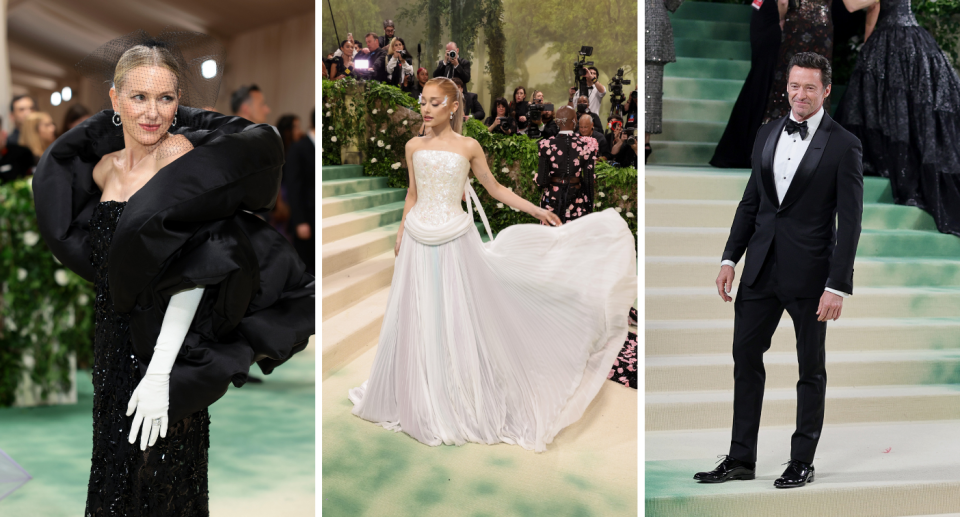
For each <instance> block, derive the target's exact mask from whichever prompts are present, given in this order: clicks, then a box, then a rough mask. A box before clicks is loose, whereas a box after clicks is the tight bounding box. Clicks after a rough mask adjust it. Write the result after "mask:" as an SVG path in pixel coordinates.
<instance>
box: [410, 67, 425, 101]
mask: <svg viewBox="0 0 960 517" xmlns="http://www.w3.org/2000/svg"><path fill="white" fill-rule="evenodd" d="M429 80H430V73H429V72H427V69H426V68H424V67H422V66H421V67H420V68H418V69H417V82H416V83H415V84H414V91H413V93H412V94H411V96H412V97H419V96H420V92H422V91H423V85H425V84H427V81H429Z"/></svg>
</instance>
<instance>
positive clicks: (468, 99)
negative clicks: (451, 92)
mask: <svg viewBox="0 0 960 517" xmlns="http://www.w3.org/2000/svg"><path fill="white" fill-rule="evenodd" d="M453 82H454V83H455V84H456V85H457V88H460V94H461V95H463V121H464V122H466V121H467V120H468V119H469V118H470V117H473V118H475V119H477V120H483V118H484V117H486V116H487V114H486V113H485V112H484V111H483V106H482V105H481V104H480V100H479V99H477V94H476V93H470V92H468V91H464V89H463V81H461V80H460V78H459V77H454V78H453Z"/></svg>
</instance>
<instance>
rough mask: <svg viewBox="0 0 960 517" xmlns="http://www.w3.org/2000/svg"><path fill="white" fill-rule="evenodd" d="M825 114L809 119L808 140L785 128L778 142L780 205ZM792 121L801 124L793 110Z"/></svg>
mask: <svg viewBox="0 0 960 517" xmlns="http://www.w3.org/2000/svg"><path fill="white" fill-rule="evenodd" d="M823 113H824V111H823V106H821V107H820V110H819V111H817V112H816V113H814V114H813V116H811V117H810V118H808V119H807V137H806V138H801V137H800V132H799V131H797V132H796V133H794V134H792V135H791V134H788V133H787V129H786V126H784V129H783V131H782V132H781V133H780V139H779V140H777V149H776V151H775V152H774V155H773V178H774V184H775V185H776V186H777V199H778V200H779V202H780V203H783V197H784V196H786V195H787V189H789V188H790V183H792V182H793V177H794V176H795V175H796V173H797V167H798V166H799V165H800V161H801V160H803V155H804V154H806V152H807V148H808V147H810V142H811V141H813V135H815V134H816V133H817V128H819V127H820V122H821V121H822V120H823ZM790 120H792V121H794V122H799V121H798V120H797V119H796V118H794V116H793V110H790ZM720 265H722V266H730V267H737V263H736V262H734V261H732V260H724V261H722V262H720ZM824 290H826V291H828V292H831V293H833V294H836V295H838V296H842V297H844V298H846V297H847V296H850V295H849V294H848V293H844V292H841V291H837V290H836V289H830V288H829V287H825V288H824Z"/></svg>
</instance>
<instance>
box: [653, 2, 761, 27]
mask: <svg viewBox="0 0 960 517" xmlns="http://www.w3.org/2000/svg"><path fill="white" fill-rule="evenodd" d="M751 11H752V9H751V8H750V7H748V6H746V5H738V4H719V3H714V2H684V3H682V4H680V7H679V8H678V9H677V11H676V12H674V13H671V14H670V20H671V22H672V21H675V20H706V21H712V22H735V23H750V16H751V15H750V13H751Z"/></svg>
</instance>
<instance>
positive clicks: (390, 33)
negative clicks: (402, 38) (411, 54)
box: [377, 20, 397, 48]
mask: <svg viewBox="0 0 960 517" xmlns="http://www.w3.org/2000/svg"><path fill="white" fill-rule="evenodd" d="M394 30H395V28H394V26H393V20H383V36H378V37H377V40H379V43H380V46H381V47H383V48H389V47H390V42H391V41H393V38H396V37H397V35H396V33H395V32H394Z"/></svg>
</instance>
